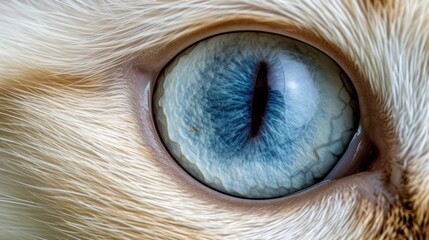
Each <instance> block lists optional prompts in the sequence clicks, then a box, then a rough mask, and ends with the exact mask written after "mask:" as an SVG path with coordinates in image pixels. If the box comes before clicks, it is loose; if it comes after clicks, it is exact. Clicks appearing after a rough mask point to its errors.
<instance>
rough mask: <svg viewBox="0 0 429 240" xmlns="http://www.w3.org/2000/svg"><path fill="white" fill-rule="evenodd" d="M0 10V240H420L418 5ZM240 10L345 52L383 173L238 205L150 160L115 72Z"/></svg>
mask: <svg viewBox="0 0 429 240" xmlns="http://www.w3.org/2000/svg"><path fill="white" fill-rule="evenodd" d="M0 13H1V14H0V239H57V238H58V239H151V238H157V239H190V238H195V239H370V238H387V239H389V238H397V239H400V238H412V237H414V238H418V237H421V238H429V230H428V228H429V226H428V223H429V209H428V206H429V107H428V103H429V80H428V76H429V24H428V23H429V14H428V13H429V1H426V0H420V1H417V0H416V1H411V0H410V1H406V0H390V1H389V0H386V1H377V0H375V1H353V0H348V1H342V0H332V1H325V0H308V1H301V0H271V1H262V0H260V1H259V0H252V1H245V0H234V1H227V0H214V1H203V0H189V1H142V0H136V1H131V0H130V1H101V0H100V1H69V2H67V3H66V2H62V1H48V0H45V1H1V2H0ZM240 15H246V16H249V17H250V18H255V19H265V20H270V19H272V20H275V21H276V22H282V21H283V22H284V23H288V24H291V25H293V26H296V27H298V28H299V29H302V30H305V31H310V32H312V33H314V34H315V35H317V36H319V37H320V38H322V39H325V40H326V41H327V42H329V43H330V44H332V45H334V46H335V47H336V48H338V49H339V50H340V51H341V52H342V53H343V54H344V55H345V56H348V58H349V60H350V61H351V62H352V63H353V66H354V67H355V68H356V69H358V70H359V74H360V75H361V77H362V78H361V79H359V81H362V82H363V83H362V85H363V86H367V89H366V90H367V94H368V95H372V96H375V97H374V98H371V99H375V100H374V102H372V104H373V105H374V106H375V107H374V109H377V110H380V113H379V114H378V115H377V116H379V118H369V119H370V120H368V121H375V120H380V121H382V122H385V123H386V124H385V125H383V128H380V129H379V132H378V133H377V134H379V135H380V136H382V138H381V140H380V143H383V147H382V148H381V149H379V158H380V159H381V160H382V161H381V160H380V162H381V164H382V166H383V169H384V170H382V171H374V172H364V173H361V174H358V175H354V176H351V177H349V178H347V179H348V181H345V182H344V183H343V182H342V180H337V181H335V183H332V185H330V184H331V183H327V188H326V189H327V190H326V192H323V191H322V193H320V194H318V195H315V196H316V197H314V198H311V199H308V200H302V202H300V204H296V203H295V204H293V205H292V204H289V202H288V200H287V199H286V200H284V202H282V203H279V204H275V205H274V206H273V207H271V208H270V207H268V208H267V207H261V208H258V207H254V208H252V209H249V208H245V207H243V208H242V207H239V206H237V207H231V206H230V205H223V204H222V203H220V202H219V201H218V202H215V201H211V200H210V199H207V198H204V197H201V196H197V195H198V194H196V193H194V192H192V191H190V190H189V188H188V187H185V186H182V185H181V184H180V181H176V179H174V177H173V176H172V175H169V174H168V173H167V171H165V169H163V167H162V166H161V165H159V164H158V163H157V161H158V159H156V158H155V157H154V155H153V153H152V152H151V151H150V150H149V148H148V147H147V146H146V143H145V140H146V139H143V138H142V135H141V134H140V131H141V128H142V127H143V128H144V125H145V124H149V123H144V122H143V123H142V122H140V121H139V118H138V117H136V111H135V107H136V105H137V104H136V97H135V96H134V95H133V91H132V87H131V86H130V83H129V81H128V80H127V77H126V76H125V75H124V74H123V72H124V71H123V70H124V66H126V65H127V63H128V62H129V61H131V60H132V59H136V58H137V57H139V56H145V51H146V50H147V49H149V48H151V49H156V48H158V47H161V45H160V44H164V43H167V42H172V41H174V40H175V39H176V37H177V36H178V35H181V34H182V35H183V34H184V33H186V32H187V31H190V30H192V29H197V28H201V27H204V26H205V25H209V24H213V23H216V22H218V21H222V20H224V19H226V18H228V17H234V16H240ZM369 114H375V113H373V112H369ZM369 124H371V122H370V123H369ZM374 124H376V123H374ZM375 187H377V188H375Z"/></svg>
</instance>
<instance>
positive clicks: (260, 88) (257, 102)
mask: <svg viewBox="0 0 429 240" xmlns="http://www.w3.org/2000/svg"><path fill="white" fill-rule="evenodd" d="M267 101H268V66H267V63H266V62H264V61H262V62H260V63H259V64H258V67H257V73H256V79H255V83H254V88H253V98H252V108H251V111H252V121H251V130H250V131H251V132H250V136H251V137H256V136H257V135H258V133H259V132H260V131H259V129H260V128H261V124H262V120H263V119H264V115H265V110H266V108H267Z"/></svg>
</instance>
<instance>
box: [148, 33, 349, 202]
mask: <svg viewBox="0 0 429 240" xmlns="http://www.w3.org/2000/svg"><path fill="white" fill-rule="evenodd" d="M340 72H341V69H340V68H339V67H338V66H337V65H336V64H335V63H334V62H333V61H332V60H331V59H330V58H328V57H327V56H325V55H324V54H323V53H321V52H320V51H318V50H316V49H314V48H312V47H310V46H308V45H305V44H303V43H301V42H298V41H296V40H293V39H289V38H285V37H281V36H277V35H270V34H264V33H230V34H224V35H220V36H216V37H213V38H210V39H207V40H204V41H202V42H200V43H197V44H196V45H194V46H193V47H192V48H190V49H189V50H187V51H185V52H184V53H182V54H181V55H179V56H177V57H176V59H175V60H174V61H173V63H171V64H170V65H169V66H167V68H166V69H165V70H164V73H163V75H162V77H161V78H160V79H159V82H158V87H157V90H156V93H155V104H154V107H155V115H156V120H157V125H158V128H159V130H160V134H161V137H162V139H163V141H164V142H165V143H166V145H167V148H168V149H169V151H170V152H171V153H172V155H173V156H174V157H175V158H176V160H177V161H178V162H179V163H180V164H181V165H182V166H183V167H184V168H185V169H186V170H187V171H188V172H189V173H190V174H191V175H193V176H194V177H196V178H197V179H199V180H200V181H202V182H203V183H205V184H207V185H208V186H209V187H212V188H214V189H217V190H219V191H222V192H225V193H228V194H231V195H235V196H240V197H246V198H271V197H278V196H283V195H286V194H289V193H292V192H295V191H297V190H300V189H303V188H305V187H307V186H310V185H312V184H314V183H316V182H318V181H320V180H321V179H322V178H323V177H324V176H326V175H327V174H328V173H329V171H330V169H332V167H333V166H334V165H335V164H336V162H337V161H338V159H339V158H340V157H341V154H342V153H343V152H344V151H345V150H346V148H347V145H348V143H349V141H350V140H351V137H352V135H353V132H354V129H355V128H356V124H357V121H356V116H357V113H356V112H355V111H354V110H353V109H352V107H351V106H350V103H351V95H350V94H349V93H348V92H347V89H346V88H345V87H344V84H343V82H342V81H341V79H340V76H339V75H340Z"/></svg>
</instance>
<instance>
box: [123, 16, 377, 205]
mask: <svg viewBox="0 0 429 240" xmlns="http://www.w3.org/2000/svg"><path fill="white" fill-rule="evenodd" d="M236 31H261V32H269V33H275V34H279V35H283V36H287V37H292V38H295V39H297V40H300V41H303V42H305V43H307V44H309V45H311V46H313V47H315V48H317V49H319V50H321V51H322V52H324V53H325V54H327V55H328V56H330V57H331V58H333V59H334V61H336V62H337V63H338V64H339V66H340V67H341V68H342V69H343V70H344V71H345V72H346V74H347V75H348V76H349V77H350V79H351V81H352V83H353V84H354V86H355V89H356V91H357V92H358V93H359V94H358V95H359V106H360V127H359V129H360V131H361V134H360V135H358V136H357V137H355V139H354V141H355V143H353V144H355V145H354V146H353V147H354V148H356V149H364V150H365V151H364V154H362V155H359V154H358V155H356V156H354V158H353V159H354V160H355V161H358V160H359V159H360V158H363V157H366V155H368V152H369V150H368V149H369V148H371V140H370V139H371V136H368V135H365V134H364V133H366V132H367V131H366V129H367V128H368V126H369V125H368V122H370V121H369V120H368V119H367V114H366V112H367V111H365V109H366V106H367V105H368V104H367V101H368V98H366V97H368V96H370V95H369V94H365V95H364V97H361V95H362V94H361V93H362V92H366V91H365V90H366V89H368V86H366V85H365V83H366V81H357V79H363V78H362V77H361V76H360V74H359V72H358V70H357V68H356V67H355V66H354V65H353V64H352V62H351V60H350V59H349V58H348V57H347V56H345V55H344V54H343V53H342V51H340V49H339V48H337V47H336V46H334V45H332V44H330V43H329V42H327V41H326V40H324V39H321V38H320V37H318V36H316V35H315V34H312V33H311V32H309V31H306V30H303V29H298V28H296V27H294V26H293V25H292V24H290V25H287V24H278V23H277V22H276V21H275V20H273V21H264V22H261V21H259V20H257V19H253V18H243V17H239V18H236V19H232V20H225V21H224V22H221V23H215V24H213V25H209V26H199V27H195V28H193V29H191V30H189V31H188V32H186V33H183V34H181V35H180V36H178V37H177V38H175V39H174V41H171V42H165V43H160V44H159V45H156V46H153V47H152V48H150V49H148V50H147V51H145V52H144V53H142V54H141V55H140V56H139V57H137V58H135V59H134V60H133V61H132V62H131V66H127V67H126V69H128V71H126V72H125V74H126V75H127V76H128V78H129V79H130V80H131V83H132V84H133V85H134V86H135V88H133V89H134V90H135V96H136V101H137V102H138V103H139V104H138V106H136V113H137V114H138V118H139V119H140V121H141V122H144V123H150V124H142V126H140V127H141V132H142V135H143V136H142V139H144V141H145V142H144V143H145V144H146V145H148V146H149V149H150V150H151V154H152V155H154V156H153V159H158V160H159V161H158V162H157V164H159V166H160V169H162V171H165V173H164V174H165V175H167V176H172V177H173V178H174V179H175V180H176V181H181V182H183V184H182V185H183V186H185V188H186V189H187V191H189V192H191V193H193V194H194V195H195V196H197V197H200V198H207V196H209V197H208V199H210V201H216V202H222V203H223V204H225V203H227V202H229V203H231V204H233V205H235V204H237V203H240V204H242V203H243V202H247V203H248V204H251V205H253V204H256V205H259V206H261V205H264V204H267V203H268V202H273V201H274V202H277V201H284V200H283V199H287V200H288V201H292V202H293V201H294V200H293V199H297V202H300V199H301V198H302V197H304V198H306V196H308V194H310V195H312V194H314V193H317V194H319V193H320V191H323V189H326V187H321V186H323V185H325V183H326V182H322V183H319V184H316V185H314V186H313V187H311V189H308V190H307V189H306V190H304V191H302V192H301V193H297V194H294V195H291V196H286V197H282V198H279V199H274V200H264V201H256V202H254V200H245V199H238V198H234V197H230V196H225V195H224V194H221V193H219V192H217V191H214V190H211V189H208V188H207V187H205V186H202V184H200V183H198V182H196V180H195V179H193V178H192V177H190V176H189V175H188V174H187V173H186V172H185V171H184V170H183V169H182V168H181V167H180V166H179V165H178V164H177V163H176V162H175V161H174V159H173V158H172V157H171V156H170V155H169V153H168V152H167V151H166V150H165V148H164V147H163V143H162V141H161V140H160V139H159V137H158V134H157V129H156V127H155V124H154V121H153V116H152V94H153V89H154V84H155V82H156V80H157V78H158V75H159V74H160V72H161V71H162V69H163V68H164V66H166V65H167V64H168V63H169V62H170V61H171V60H172V59H173V58H174V57H176V56H177V55H178V54H179V53H180V52H181V51H183V50H184V49H186V48H188V47H189V46H191V45H193V44H194V43H196V42H198V41H201V40H203V39H205V38H208V37H211V36H214V35H217V34H220V33H226V32H236ZM369 102H371V101H369ZM360 167H361V166H360V164H356V166H354V167H353V168H350V169H349V170H348V171H352V172H353V171H356V170H357V169H359V168H360ZM348 171H347V172H348ZM348 174H350V173H348ZM344 175H346V173H345V172H342V171H337V170H336V169H334V170H333V171H332V173H330V174H329V175H328V177H327V178H326V180H332V179H338V178H341V177H343V176H344ZM328 188H329V187H328ZM261 202H264V203H261Z"/></svg>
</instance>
